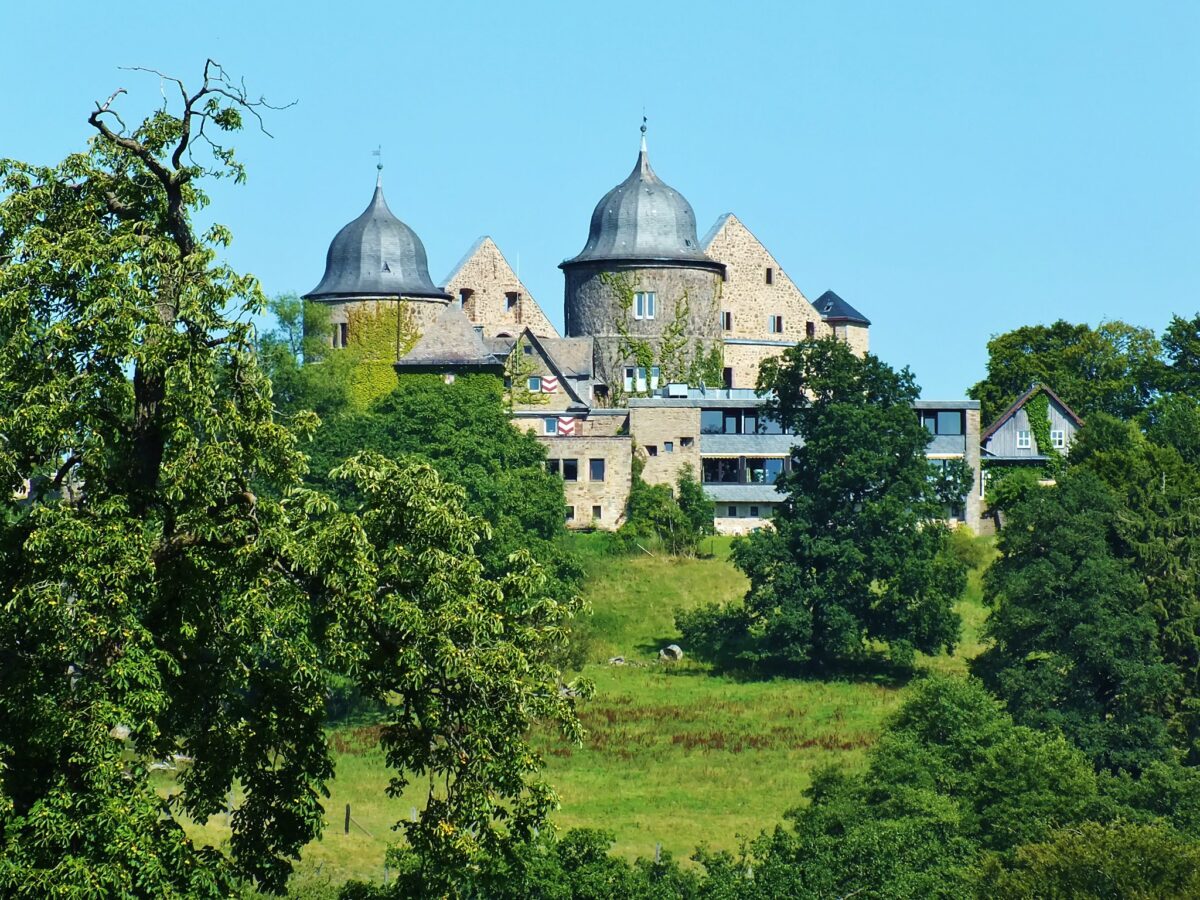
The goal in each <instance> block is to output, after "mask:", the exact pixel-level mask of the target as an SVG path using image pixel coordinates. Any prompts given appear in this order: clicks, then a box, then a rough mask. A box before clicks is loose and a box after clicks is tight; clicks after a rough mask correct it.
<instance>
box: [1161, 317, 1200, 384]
mask: <svg viewBox="0 0 1200 900" xmlns="http://www.w3.org/2000/svg"><path fill="white" fill-rule="evenodd" d="M1162 343H1163V349H1164V351H1165V352H1166V355H1167V359H1168V361H1169V367H1168V371H1167V374H1166V377H1165V379H1164V381H1165V384H1164V389H1165V390H1168V391H1173V392H1175V393H1180V394H1190V395H1191V396H1193V397H1196V396H1198V395H1200V313H1197V314H1196V315H1194V316H1192V318H1190V319H1185V318H1183V317H1182V316H1172V317H1171V322H1170V324H1169V325H1167V330H1166V331H1165V332H1163V339H1162Z"/></svg>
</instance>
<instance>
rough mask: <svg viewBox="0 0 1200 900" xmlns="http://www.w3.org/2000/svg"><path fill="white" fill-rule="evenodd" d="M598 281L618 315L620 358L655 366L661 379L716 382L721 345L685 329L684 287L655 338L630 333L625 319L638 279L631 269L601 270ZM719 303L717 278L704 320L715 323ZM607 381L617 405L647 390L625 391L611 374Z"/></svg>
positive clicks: (686, 303) (687, 313) (686, 299)
mask: <svg viewBox="0 0 1200 900" xmlns="http://www.w3.org/2000/svg"><path fill="white" fill-rule="evenodd" d="M599 277H600V281H601V283H602V284H604V285H605V286H606V287H607V288H608V289H609V290H611V291H612V292H613V294H614V295H615V296H616V299H617V305H618V307H619V308H620V310H621V315H620V316H619V317H618V318H617V320H616V321H615V322H614V327H615V328H616V331H617V334H618V335H619V336H620V342H619V343H618V345H617V352H618V354H619V355H620V357H621V358H622V359H625V360H632V361H633V365H634V366H636V367H638V368H641V369H645V370H646V372H647V373H649V372H650V370H651V369H653V368H654V367H655V366H657V367H658V369H659V372H660V376H661V380H662V381H663V382H671V381H681V382H687V383H688V384H699V383H701V382H703V383H705V384H720V383H721V370H722V368H723V366H724V363H725V357H724V345H723V343H722V342H721V341H720V340H716V339H714V341H713V345H712V346H711V347H709V348H705V347H704V344H703V342H697V341H696V340H695V339H694V338H692V337H691V335H690V334H689V333H688V332H689V329H688V324H689V320H690V318H691V312H692V305H691V304H692V298H691V295H690V293H689V292H688V291H686V290H685V291H684V292H683V294H682V295H681V296H680V297H678V298H676V300H675V303H674V304H673V307H674V312H673V314H672V316H671V320H670V321H669V322H667V323H666V325H664V326H663V329H662V331H661V332H660V334H659V336H658V337H657V339H656V340H651V339H649V338H645V337H642V336H640V335H635V334H632V333H631V332H630V330H629V322H630V320H631V319H632V317H633V301H634V294H635V293H636V292H637V290H638V287H639V285H638V283H637V281H636V280H635V278H634V275H633V273H631V272H601V273H600V276H599ZM720 305H721V283H720V282H717V290H716V292H715V293H714V297H713V302H712V304H711V308H710V309H708V310H706V311H705V312H704V319H705V321H710V320H711V322H712V324H714V325H715V324H716V317H717V310H718V309H719V308H720ZM612 380H613V381H614V382H615V383H613V384H610V385H609V396H610V397H611V398H612V403H613V404H614V405H617V406H619V405H620V404H621V402H622V401H623V400H624V399H625V398H626V397H627V396H636V395H638V394H639V393H640V394H645V393H648V390H649V379H648V378H647V391H636V390H634V391H626V390H625V384H624V381H622V380H620V379H618V378H615V377H614V378H613V379H612Z"/></svg>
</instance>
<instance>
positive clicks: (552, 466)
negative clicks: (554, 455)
mask: <svg viewBox="0 0 1200 900" xmlns="http://www.w3.org/2000/svg"><path fill="white" fill-rule="evenodd" d="M561 469H562V460H561V459H548V460H546V471H547V472H549V473H550V474H551V475H558V474H561Z"/></svg>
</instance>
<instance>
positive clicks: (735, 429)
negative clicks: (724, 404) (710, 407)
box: [722, 409, 742, 434]
mask: <svg viewBox="0 0 1200 900" xmlns="http://www.w3.org/2000/svg"><path fill="white" fill-rule="evenodd" d="M722 431H724V432H725V434H741V433H742V412H741V410H738V409H727V410H725V423H724V428H723V429H722Z"/></svg>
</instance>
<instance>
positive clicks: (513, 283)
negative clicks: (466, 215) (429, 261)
mask: <svg viewBox="0 0 1200 900" xmlns="http://www.w3.org/2000/svg"><path fill="white" fill-rule="evenodd" d="M443 290H444V291H445V292H446V293H447V294H449V295H450V296H451V297H453V298H454V300H453V301H452V302H457V303H461V304H462V308H463V312H465V313H466V314H467V318H469V319H470V320H471V321H472V322H474V323H475V324H476V325H478V326H480V327H482V328H483V336H484V337H489V338H490V337H496V336H497V335H501V334H504V335H508V336H509V337H516V336H517V335H519V334H520V333H521V331H522V330H523V329H525V328H528V329H529V330H530V331H532V332H533V333H534V334H536V335H538V336H540V337H558V329H557V328H555V327H554V325H553V324H552V323H551V322H550V320H549V319H548V318H547V317H546V314H545V313H544V312H543V311H542V308H541V306H539V305H538V302H537V301H536V300H535V299H534V298H533V297H532V296H531V295H530V293H529V290H528V288H526V287H525V285H524V283H523V282H522V281H521V279H520V278H518V277H517V273H516V272H514V271H513V268H512V266H510V265H509V264H508V260H507V259H505V258H504V254H503V253H501V252H500V248H499V247H497V246H496V242H495V241H493V240H492V239H491V238H490V237H483V238H480V239H479V240H478V241H476V242H475V244H474V246H473V247H471V249H470V250H469V251H468V252H467V255H466V256H465V257H463V259H462V261H461V262H460V263H459V264H458V265H457V266H455V267H454V271H453V272H451V273H450V276H449V277H448V278H447V279H446V284H445V286H444V287H443Z"/></svg>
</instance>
